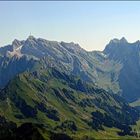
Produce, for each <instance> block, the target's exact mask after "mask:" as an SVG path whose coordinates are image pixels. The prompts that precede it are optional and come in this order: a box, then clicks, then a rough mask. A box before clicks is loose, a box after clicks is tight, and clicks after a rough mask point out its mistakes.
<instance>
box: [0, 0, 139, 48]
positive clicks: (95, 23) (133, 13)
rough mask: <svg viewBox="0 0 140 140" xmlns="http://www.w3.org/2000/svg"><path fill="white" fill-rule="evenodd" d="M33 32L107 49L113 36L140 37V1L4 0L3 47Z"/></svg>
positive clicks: (0, 7) (0, 8)
mask: <svg viewBox="0 0 140 140" xmlns="http://www.w3.org/2000/svg"><path fill="white" fill-rule="evenodd" d="M30 32H31V33H32V35H33V36H35V37H41V38H46V39H48V40H57V41H66V42H72V41H73V42H76V43H79V44H80V45H81V47H83V48H85V49H86V50H103V49H104V47H105V45H106V44H107V43H108V42H109V40H110V39H112V38H121V37H123V36H124V37H126V39H127V40H129V42H134V41H136V40H138V39H140V2H130V1H128V2H120V1H118V2H115V1H114V2H113V1H112V2H105V1H104V2H103V1H99V2H85V1H77V2H74V1H73V2H72V1H71V2H70V1H69V2H68V1H67V2H64V1H63V2H60V1H58V2H56V1H52V2H47V1H46V2H36V1H34V2H33V1H31V2H17V1H15V2H10V1H7V2H4V1H1V2H0V46H3V45H6V44H10V43H11V42H12V41H13V40H14V39H15V38H17V39H26V38H27V37H28V36H29V34H30Z"/></svg>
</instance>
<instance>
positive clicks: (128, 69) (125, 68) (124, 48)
mask: <svg viewBox="0 0 140 140" xmlns="http://www.w3.org/2000/svg"><path fill="white" fill-rule="evenodd" d="M104 53H105V54H106V55H108V58H109V59H110V60H114V61H115V62H116V63H120V64H121V65H122V68H121V70H120V71H119V76H118V81H119V85H120V89H122V96H123V97H124V98H125V99H127V100H128V101H134V100H137V99H139V97H140V86H139V85H140V42H139V41H137V42H135V43H128V42H127V41H126V39H124V38H122V39H121V40H117V39H114V40H112V41H111V42H110V43H109V44H108V45H107V46H106V48H105V50H104Z"/></svg>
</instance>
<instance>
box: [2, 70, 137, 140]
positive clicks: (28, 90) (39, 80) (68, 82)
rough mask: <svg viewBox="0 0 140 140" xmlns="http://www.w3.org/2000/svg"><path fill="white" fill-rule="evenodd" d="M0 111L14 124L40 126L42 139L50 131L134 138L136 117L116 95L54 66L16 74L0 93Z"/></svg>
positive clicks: (96, 136)
mask: <svg viewBox="0 0 140 140" xmlns="http://www.w3.org/2000/svg"><path fill="white" fill-rule="evenodd" d="M0 113H1V115H2V116H4V117H5V118H6V119H7V120H9V121H13V122H14V123H16V124H17V126H20V125H21V124H24V123H32V124H39V125H41V126H42V128H43V129H44V130H40V128H38V129H39V132H40V134H41V135H42V137H43V138H44V139H53V138H52V137H53V136H52V135H51V134H50V133H52V131H53V132H54V133H56V134H58V133H59V134H61V133H65V134H67V135H69V136H70V137H71V138H73V139H80V138H82V137H83V138H85V139H86V137H89V138H90V137H91V138H101V136H102V135H104V136H105V137H107V138H109V137H112V138H119V137H121V136H123V137H128V138H129V137H130V138H134V137H135V134H134V133H133V132H131V127H130V126H131V125H134V124H135V122H136V121H137V120H138V118H139V112H138V111H137V110H135V109H134V108H132V107H130V106H129V105H128V104H127V103H125V102H124V101H123V100H122V99H121V98H120V97H118V96H116V95H111V94H110V93H108V92H106V91H105V90H103V89H100V88H98V87H97V86H95V85H94V84H93V83H87V82H85V81H83V80H81V79H80V78H79V77H74V76H72V75H67V74H65V73H63V72H60V71H58V70H56V69H48V70H44V69H40V70H37V71H33V72H24V73H23V74H20V75H18V76H16V78H15V79H13V80H11V81H10V82H9V84H8V85H7V86H6V87H5V88H4V89H3V90H1V92H0ZM54 135H55V134H54ZM128 135H129V136H128ZM60 137H61V136H60Z"/></svg>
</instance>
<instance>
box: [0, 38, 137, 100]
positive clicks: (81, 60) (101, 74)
mask: <svg viewBox="0 0 140 140" xmlns="http://www.w3.org/2000/svg"><path fill="white" fill-rule="evenodd" d="M139 45H140V42H139V41H137V42H135V43H128V42H127V40H126V39H125V38H122V39H121V40H118V39H113V40H111V41H110V42H109V44H108V45H107V46H106V48H105V50H104V51H103V52H101V51H92V52H87V51H86V50H84V49H82V48H81V47H80V46H79V45H78V44H74V43H73V42H71V43H65V42H57V41H48V40H45V39H41V38H38V39H37V38H35V37H33V36H29V37H28V38H27V39H26V40H24V41H19V40H14V41H13V43H12V45H7V46H5V47H1V48H0V63H1V65H0V79H1V80H0V81H1V82H0V87H4V86H5V85H6V84H7V83H8V81H9V80H10V79H12V78H13V77H14V76H15V75H16V74H18V73H21V72H23V71H26V70H29V71H30V70H32V69H33V67H34V66H35V65H36V63H38V65H39V63H41V64H42V67H44V68H47V67H55V68H56V69H58V70H61V71H65V72H67V73H68V74H73V75H75V76H79V77H80V78H81V79H83V80H86V81H88V82H93V83H94V84H97V85H98V86H99V87H101V88H104V89H105V90H107V91H110V92H113V93H117V94H119V95H122V96H123V97H124V98H125V99H126V100H128V101H134V100H137V99H138V98H139V97H140V95H139V91H140V86H139V84H140V72H139V71H140V68H139V66H140V65H139V60H140V57H139V48H140V47H139ZM5 75H7V76H5Z"/></svg>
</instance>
